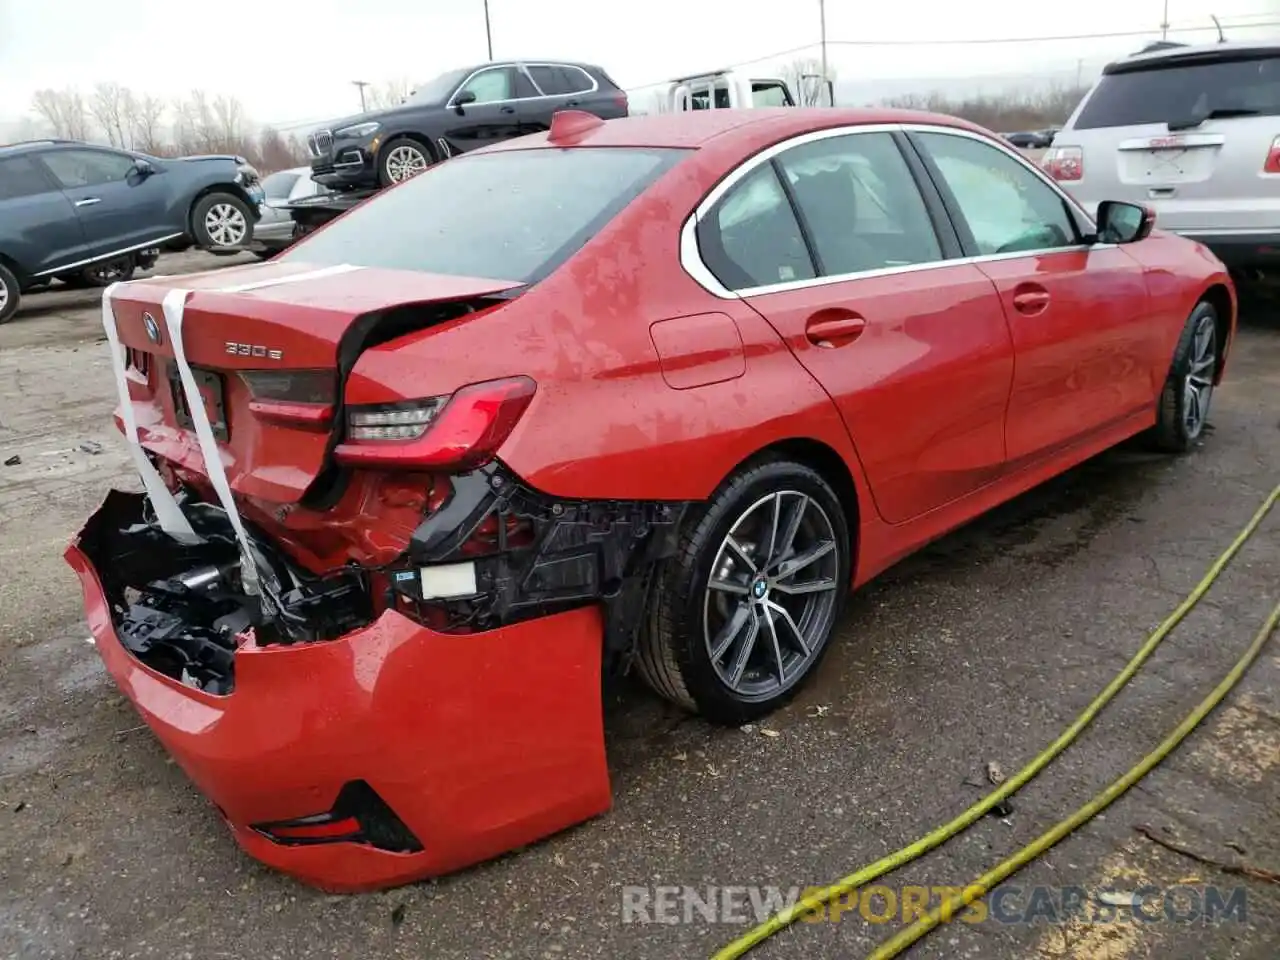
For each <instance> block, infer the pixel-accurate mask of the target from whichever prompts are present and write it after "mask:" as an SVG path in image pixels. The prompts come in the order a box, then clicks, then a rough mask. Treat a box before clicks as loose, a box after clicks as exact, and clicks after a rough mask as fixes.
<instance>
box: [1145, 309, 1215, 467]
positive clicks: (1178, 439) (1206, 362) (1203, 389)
mask: <svg viewBox="0 0 1280 960" xmlns="http://www.w3.org/2000/svg"><path fill="white" fill-rule="evenodd" d="M1218 348H1219V347H1218V311H1217V310H1215V309H1214V307H1213V304H1211V303H1204V302H1201V303H1198V304H1196V308H1195V309H1194V310H1192V311H1191V316H1189V317H1188V318H1187V323H1186V325H1185V326H1184V327H1183V328H1182V335H1181V336H1179V337H1178V344H1177V346H1176V347H1175V348H1174V351H1173V363H1172V364H1171V365H1170V367H1169V376H1168V378H1167V379H1166V380H1165V384H1164V390H1163V391H1161V393H1160V408H1159V410H1158V412H1157V417H1156V426H1155V429H1154V430H1153V431H1152V434H1151V439H1152V443H1153V444H1154V446H1155V447H1156V449H1157V450H1161V451H1163V452H1165V453H1185V452H1186V451H1187V450H1189V449H1191V446H1192V445H1193V444H1194V443H1195V442H1196V440H1198V439H1199V438H1200V435H1201V434H1202V433H1203V432H1204V428H1205V426H1206V424H1207V423H1208V422H1209V404H1210V402H1211V401H1212V399H1213V378H1214V375H1215V373H1216V371H1217V364H1218Z"/></svg>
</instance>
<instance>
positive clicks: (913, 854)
mask: <svg viewBox="0 0 1280 960" xmlns="http://www.w3.org/2000/svg"><path fill="white" fill-rule="evenodd" d="M1277 499H1280V485H1277V486H1276V487H1275V489H1273V490H1272V491H1271V494H1270V495H1269V496H1268V497H1267V498H1266V500H1264V501H1263V503H1262V505H1261V506H1260V507H1258V509H1257V510H1256V511H1255V512H1254V514H1253V517H1252V518H1250V520H1249V522H1248V523H1247V524H1246V525H1245V527H1244V529H1243V530H1241V531H1240V533H1239V534H1238V535H1237V536H1236V538H1235V540H1233V541H1232V542H1231V545H1230V546H1229V547H1227V549H1226V550H1224V551H1223V553H1222V555H1221V556H1220V557H1218V559H1217V560H1215V561H1214V563H1213V565H1212V566H1211V567H1210V568H1209V570H1208V572H1207V573H1206V574H1205V575H1204V577H1203V578H1202V579H1201V580H1200V582H1199V583H1197V584H1196V585H1195V587H1194V588H1193V589H1192V591H1191V592H1190V593H1189V594H1187V596H1186V598H1185V599H1184V600H1183V601H1182V603H1180V604H1179V605H1178V607H1177V609H1175V610H1174V611H1173V613H1171V614H1169V616H1168V617H1167V618H1166V619H1165V621H1164V622H1163V623H1161V624H1160V626H1159V627H1157V628H1156V630H1155V632H1154V633H1152V634H1151V636H1149V637H1148V638H1147V640H1146V642H1145V643H1144V644H1143V645H1142V646H1141V647H1140V648H1139V650H1138V652H1137V653H1135V654H1134V655H1133V658H1132V659H1131V660H1130V661H1129V662H1128V663H1127V664H1125V666H1124V669H1123V670H1121V671H1120V672H1119V673H1118V674H1116V675H1115V677H1113V678H1112V680H1111V682H1110V683H1108V684H1107V685H1106V687H1105V688H1103V690H1102V692H1101V693H1099V694H1098V695H1097V696H1096V697H1095V698H1094V699H1093V701H1092V702H1091V703H1090V704H1089V705H1088V706H1087V707H1085V708H1084V710H1083V711H1082V712H1081V713H1080V715H1079V716H1078V717H1076V719H1075V720H1073V721H1072V723H1071V725H1070V726H1069V727H1067V729H1066V730H1064V731H1063V732H1062V733H1061V734H1059V735H1058V738H1057V739H1056V740H1054V741H1053V743H1051V744H1049V746H1048V747H1046V748H1045V749H1044V751H1043V752H1041V753H1040V754H1039V755H1038V756H1036V757H1035V758H1034V759H1033V760H1032V761H1031V762H1030V763H1028V764H1027V765H1026V766H1025V767H1023V768H1022V769H1021V770H1019V771H1018V772H1017V773H1015V774H1014V775H1013V776H1011V777H1010V778H1009V779H1008V780H1007V781H1005V782H1004V783H1003V784H1002V785H1001V786H1000V787H998V788H997V789H995V790H993V791H992V792H991V793H989V794H987V795H986V796H985V797H983V798H982V799H981V800H979V801H978V802H977V803H975V804H973V806H971V807H969V808H968V809H967V810H965V811H964V812H963V813H961V814H960V815H959V816H957V817H956V818H955V819H953V820H951V821H950V822H949V823H946V824H944V825H942V826H941V827H938V828H937V829H936V830H933V831H932V832H930V833H928V834H926V835H925V836H923V837H921V838H920V839H919V840H917V841H915V842H914V843H911V844H908V845H907V846H905V847H903V848H902V849H901V850H898V851H896V852H894V853H891V854H889V855H888V856H885V857H881V858H880V859H879V860H877V861H875V862H874V863H871V864H868V865H867V866H865V867H862V868H861V869H860V870H857V871H856V872H854V873H851V874H849V875H848V876H847V877H844V878H843V879H841V880H837V881H836V882H835V883H833V884H831V885H830V886H827V887H823V888H822V889H820V890H817V891H815V892H813V893H810V894H808V895H806V896H804V897H801V898H799V899H798V900H797V901H796V902H795V903H794V904H792V905H791V906H790V907H787V908H786V909H784V910H781V911H779V912H778V913H776V914H774V915H773V916H771V917H770V918H769V919H767V920H765V921H764V922H763V923H761V924H760V925H759V926H756V927H753V928H752V929H750V930H748V931H747V932H746V933H745V934H743V935H742V936H741V937H739V938H737V939H736V940H734V941H733V942H732V943H729V944H727V945H726V946H724V947H722V948H721V949H720V950H719V951H718V952H716V953H715V954H714V955H713V957H712V960H735V958H737V957H741V956H743V955H744V954H746V953H747V952H748V951H749V950H750V949H751V948H752V947H754V946H757V945H758V944H760V943H762V942H763V941H765V940H767V939H768V938H769V937H771V936H773V935H774V934H775V933H777V932H778V931H779V930H782V929H784V928H786V927H787V926H789V925H791V924H792V923H795V921H796V920H798V919H800V918H801V917H803V916H805V915H806V914H809V913H810V912H811V911H815V910H817V909H818V908H820V907H822V906H823V905H824V904H826V903H829V902H831V901H832V900H835V899H837V898H839V897H841V896H843V895H845V894H847V893H849V892H850V891H853V890H856V889H857V888H859V887H861V886H863V885H865V884H867V883H869V882H870V881H872V880H875V879H876V878H877V877H882V876H884V875H885V874H886V873H890V872H891V871H893V870H896V869H898V868H899V867H902V866H905V865H906V864H908V863H910V862H911V861H913V860H916V859H918V858H920V857H921V856H923V855H924V854H926V853H928V852H929V851H930V850H933V849H935V848H936V847H939V846H941V845H942V844H944V843H946V842H947V841H948V840H950V839H951V838H952V837H954V836H955V835H956V834H958V833H960V832H961V831H963V830H965V829H966V828H967V827H969V826H970V825H972V824H973V823H975V822H976V821H977V820H979V819H980V818H981V817H983V816H985V815H986V813H987V812H988V811H989V810H990V809H991V808H992V807H994V806H995V805H996V804H998V803H1000V802H1001V801H1002V800H1004V799H1006V798H1007V797H1009V796H1011V795H1012V794H1013V793H1015V792H1016V791H1017V790H1019V789H1021V788H1022V787H1023V786H1025V785H1026V784H1027V783H1028V782H1029V781H1030V780H1031V779H1032V778H1034V777H1035V776H1036V775H1037V774H1038V773H1039V772H1040V771H1041V770H1043V769H1044V768H1045V767H1046V766H1048V764H1049V763H1050V762H1051V761H1052V760H1053V759H1054V758H1055V757H1057V756H1058V754H1060V753H1061V752H1062V751H1063V750H1065V749H1066V748H1067V747H1068V746H1070V745H1071V743H1072V742H1073V741H1074V740H1075V739H1076V738H1077V737H1078V736H1079V735H1080V733H1081V732H1082V731H1083V730H1084V729H1085V727H1087V726H1088V725H1089V724H1090V723H1092V722H1093V720H1094V718H1095V717H1096V716H1097V715H1098V714H1099V713H1100V712H1101V711H1102V709H1103V707H1105V706H1106V705H1107V704H1108V703H1110V702H1111V700H1112V699H1113V698H1114V697H1115V695H1116V694H1117V693H1119V692H1120V690H1121V689H1122V688H1123V687H1124V685H1125V684H1127V683H1128V682H1129V681H1130V680H1131V679H1132V678H1133V675H1134V674H1135V673H1137V671H1138V669H1139V668H1140V667H1141V666H1142V664H1143V663H1145V662H1146V661H1147V659H1148V658H1149V657H1150V656H1151V654H1152V653H1154V652H1155V649H1156V647H1158V646H1159V645H1160V643H1161V641H1163V640H1164V638H1165V637H1166V636H1168V634H1169V632H1170V631H1172V630H1173V628H1174V627H1175V626H1177V625H1178V623H1179V622H1181V620H1182V619H1183V618H1184V617H1185V616H1186V615H1187V614H1188V613H1190V612H1191V609H1192V608H1193V607H1194V606H1195V605H1196V604H1197V603H1199V602H1200V600H1201V598H1202V597H1203V596H1204V595H1205V594H1206V593H1207V592H1208V590H1209V587H1211V586H1212V585H1213V582H1214V581H1215V580H1217V579H1218V577H1219V576H1220V575H1221V573H1222V571H1223V570H1224V569H1225V568H1226V566H1227V564H1228V563H1230V562H1231V560H1232V558H1234V557H1235V555H1236V554H1237V553H1239V552H1240V549H1241V547H1243V546H1244V544H1245V542H1246V541H1247V540H1248V539H1249V538H1250V537H1251V536H1253V533H1254V531H1255V530H1257V529H1258V525H1259V524H1261V523H1262V521H1263V519H1264V518H1265V517H1266V515H1267V513H1268V512H1269V511H1270V510H1271V508H1272V506H1273V505H1274V504H1275V502H1276V500H1277Z"/></svg>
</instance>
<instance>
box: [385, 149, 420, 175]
mask: <svg viewBox="0 0 1280 960" xmlns="http://www.w3.org/2000/svg"><path fill="white" fill-rule="evenodd" d="M425 169H427V157H426V154H424V153H423V152H422V151H421V150H417V149H415V148H413V147H410V146H407V145H405V146H399V147H396V148H395V149H394V150H392V151H391V152H390V153H389V154H387V177H388V179H390V180H391V182H392V183H399V182H400V181H402V180H408V179H409V178H410V177H413V176H417V175H418V174H419V173H421V172H422V171H423V170H425Z"/></svg>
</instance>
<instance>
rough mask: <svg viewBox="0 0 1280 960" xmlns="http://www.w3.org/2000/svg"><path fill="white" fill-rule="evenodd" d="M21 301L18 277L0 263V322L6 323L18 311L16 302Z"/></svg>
mask: <svg viewBox="0 0 1280 960" xmlns="http://www.w3.org/2000/svg"><path fill="white" fill-rule="evenodd" d="M21 302H22V292H21V291H20V290H19V289H18V278H17V277H15V276H14V275H13V271H12V270H10V269H9V268H8V267H6V266H5V265H4V264H3V263H0V323H7V322H8V321H9V320H11V319H13V315H14V314H15V313H17V312H18V304H19V303H21Z"/></svg>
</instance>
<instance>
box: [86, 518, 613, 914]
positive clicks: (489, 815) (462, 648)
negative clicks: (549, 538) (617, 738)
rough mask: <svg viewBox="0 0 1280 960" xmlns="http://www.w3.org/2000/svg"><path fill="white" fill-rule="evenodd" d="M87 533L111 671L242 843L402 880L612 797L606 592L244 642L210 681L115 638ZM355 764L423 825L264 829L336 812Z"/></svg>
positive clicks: (337, 886) (261, 853)
mask: <svg viewBox="0 0 1280 960" xmlns="http://www.w3.org/2000/svg"><path fill="white" fill-rule="evenodd" d="M112 496H114V497H120V496H122V495H121V494H119V493H114V494H113V495H112ZM125 496H128V495H125ZM97 519H98V517H97V515H96V514H95V517H94V519H91V520H90V525H92V524H94V522H95V521H96V520H97ZM82 546H83V545H82V543H81V539H80V538H77V539H76V541H74V542H73V543H72V544H71V546H69V547H68V548H67V551H66V559H67V561H68V563H70V565H71V566H72V567H73V568H74V569H75V571H76V573H77V575H78V576H79V578H80V583H81V586H82V588H83V591H84V597H85V607H86V611H87V616H88V621H89V626H90V629H91V630H92V632H93V636H94V640H95V641H96V644H97V648H98V652H99V653H100V655H101V656H102V659H103V662H104V663H105V664H106V667H107V669H108V671H109V672H110V674H111V676H112V677H113V678H114V680H115V682H116V683H117V685H118V686H119V687H120V689H121V690H122V691H123V692H124V694H125V695H126V696H127V697H128V698H129V699H130V700H131V701H132V702H133V704H134V706H135V707H136V708H137V710H138V712H139V713H140V714H141V716H142V718H143V720H145V721H146V723H147V725H148V726H149V727H150V728H151V729H152V731H153V732H154V733H155V735H156V736H157V737H158V738H159V739H160V741H161V742H162V743H163V744H164V746H165V748H166V749H167V750H168V751H169V752H170V753H171V754H172V755H173V757H174V759H175V760H176V761H177V762H178V764H180V765H181V767H182V768H183V770H185V771H186V773H187V774H188V776H190V778H191V779H192V780H193V781H194V782H195V783H196V784H197V785H198V786H199V787H200V789H201V790H202V791H203V792H204V793H205V794H206V795H207V796H208V797H209V799H211V800H212V801H213V802H214V803H215V804H216V805H217V807H218V809H219V812H220V813H221V814H222V816H223V817H224V819H225V820H226V821H227V823H228V825H229V826H230V828H231V831H232V833H233V834H234V836H235V838H236V840H237V841H238V842H239V843H240V845H241V846H242V847H243V848H244V849H245V850H246V851H247V852H248V853H249V854H250V855H251V856H253V857H256V858H257V859H259V860H261V861H263V862H264V863H266V864H268V865H270V866H273V867H275V868H277V869H279V870H282V871H284V872H286V873H289V874H291V875H293V876H295V877H297V878H298V879H300V880H302V881H304V882H306V883H310V884H313V885H315V886H318V887H321V888H324V889H326V890H332V891H339V892H353V891H359V890H369V889H376V888H381V887H388V886H394V885H397V884H401V883H406V882H410V881H413V880H418V879H422V878H425V877H429V876H434V875H438V874H442V873H446V872H449V871H451V870H456V869H458V868H460V867H464V866H467V865H469V864H472V863H476V862H478V861H481V860H484V859H487V858H489V857H493V856H496V855H498V854H500V853H503V852H505V851H508V850H511V849H512V848H514V847H518V846H521V845H524V844H527V843H530V842H532V841H534V840H537V839H539V838H541V837H544V836H547V835H548V834H551V833H554V832H556V831H558V830H560V829H563V828H565V827H568V826H570V825H572V824H574V823H577V822H579V821H582V820H585V819H587V818H589V817H592V816H595V815H597V814H599V813H602V812H603V811H605V810H607V809H608V808H609V805H610V792H609V777H608V770H607V767H606V764H605V751H604V736H603V729H602V717H601V704H600V668H601V629H602V627H601V618H600V615H599V613H598V611H597V610H596V609H595V608H581V609H577V610H573V611H570V612H567V613H561V614H557V615H554V616H549V617H545V618H541V619H536V620H529V621H525V622H522V623H519V624H516V625H512V626H509V627H503V628H500V629H496V630H491V631H487V632H483V633H473V634H444V633H437V632H434V631H432V630H429V629H426V628H424V627H422V626H419V625H418V624H417V623H414V622H413V621H411V620H409V619H408V618H406V617H404V616H402V615H400V614H398V613H396V612H394V611H389V612H386V613H384V614H382V615H381V616H380V617H379V618H378V619H377V620H376V621H374V622H373V623H371V624H370V625H369V626H368V627H366V628H364V629H360V630H356V631H353V632H351V633H348V634H346V635H345V636H342V637H339V638H337V639H334V640H329V641H322V642H316V643H298V644H293V645H288V646H270V647H259V646H257V645H256V644H254V643H252V642H250V643H245V644H244V645H242V646H241V647H240V648H239V649H238V650H237V651H236V653H235V689H234V691H233V692H232V693H230V694H228V695H226V696H216V695H212V694H209V693H206V692H204V691H202V690H199V689H195V688H192V687H189V686H187V685H185V684H183V683H180V682H179V681H177V680H174V679H172V678H170V677H168V676H165V675H163V674H161V673H159V672H157V671H155V670H153V669H151V668H149V667H148V666H146V665H144V664H143V663H141V662H140V661H139V660H138V659H137V658H136V657H134V656H133V654H131V653H130V652H129V651H128V650H127V649H126V648H125V647H124V646H123V645H122V644H121V642H120V640H119V638H118V636H117V633H116V626H115V624H114V622H113V619H112V611H111V608H110V604H109V603H108V600H107V596H106V592H105V591H104V587H103V582H102V579H101V575H100V574H99V571H98V569H97V568H96V567H95V561H96V562H97V563H99V564H102V563H105V562H107V561H108V560H109V558H93V559H91V558H90V556H89V553H88V552H86V549H82ZM361 782H362V784H364V785H367V787H368V788H371V790H372V792H373V793H374V794H376V797H377V798H379V799H380V801H381V802H382V803H383V804H385V808H383V812H384V813H385V812H387V811H389V812H390V814H392V815H393V818H392V819H393V821H395V820H398V822H399V824H400V825H402V826H403V828H405V830H407V831H408V833H409V834H411V835H412V840H413V843H410V844H400V845H399V849H387V848H386V846H387V845H386V844H381V843H380V842H379V841H377V840H376V839H375V840H369V839H360V840H336V841H334V840H330V839H316V838H314V837H313V838H310V839H308V840H307V841H306V842H305V843H303V842H299V841H298V840H296V839H294V840H287V839H286V840H280V839H272V838H271V837H270V836H268V833H267V832H264V831H263V825H270V824H273V823H279V822H280V821H294V820H297V819H299V818H307V817H312V816H314V815H318V814H324V813H328V812H330V811H331V810H333V808H334V805H335V801H337V800H338V798H339V794H340V793H344V787H346V788H348V789H347V790H346V791H345V793H344V795H345V796H349V795H350V794H351V792H352V791H351V788H350V785H352V784H353V783H354V784H356V785H357V787H359V789H361V790H363V789H365V788H364V787H363V786H362V785H361ZM357 792H359V791H357ZM340 805H341V804H340ZM384 826H385V824H384ZM365 832H366V833H370V831H365ZM379 833H380V831H377V830H375V831H372V833H371V835H373V836H377V835H379ZM381 833H382V834H383V835H385V831H381ZM392 846H395V845H394V844H393V845H392Z"/></svg>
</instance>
